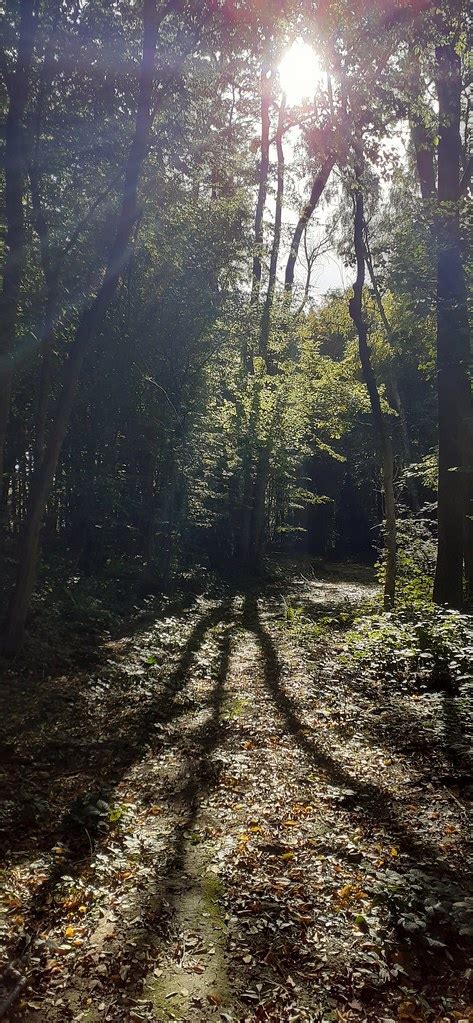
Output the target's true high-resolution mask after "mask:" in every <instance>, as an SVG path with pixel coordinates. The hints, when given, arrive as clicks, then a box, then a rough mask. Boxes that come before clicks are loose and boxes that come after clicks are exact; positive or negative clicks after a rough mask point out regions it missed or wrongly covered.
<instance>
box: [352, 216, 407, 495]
mask: <svg viewBox="0 0 473 1023" xmlns="http://www.w3.org/2000/svg"><path fill="white" fill-rule="evenodd" d="M364 236H365V261H366V265H367V267H368V274H369V278H370V281H371V287H372V288H373V295H374V299H375V302H376V305H377V308H378V312H379V315H380V317H381V322H382V324H383V327H384V331H385V334H386V338H387V340H388V341H389V343H390V344H391V345H392V337H393V330H392V327H391V324H390V322H389V320H388V317H387V316H386V310H385V308H384V303H383V299H382V296H381V292H380V290H379V286H378V281H377V280H376V274H375V270H374V266H373V259H372V256H371V251H370V245H369V239H368V231H367V225H366V222H365V225H364ZM389 390H390V392H391V397H392V403H393V405H394V408H395V410H396V412H397V414H398V422H399V431H400V435H401V447H402V453H403V462H404V466H406V465H409V464H410V463H411V462H412V451H411V439H410V437H409V429H408V426H407V420H406V414H405V412H404V406H403V404H402V400H401V395H400V393H399V387H398V382H397V379H396V374H395V372H394V369H393V370H391V374H390V380H389ZM407 490H408V493H409V497H410V502H411V506H412V511H413V512H414V514H416V515H417V513H418V512H419V511H420V501H419V494H418V491H417V487H416V485H415V482H414V480H412V479H410V480H408V483H407Z"/></svg>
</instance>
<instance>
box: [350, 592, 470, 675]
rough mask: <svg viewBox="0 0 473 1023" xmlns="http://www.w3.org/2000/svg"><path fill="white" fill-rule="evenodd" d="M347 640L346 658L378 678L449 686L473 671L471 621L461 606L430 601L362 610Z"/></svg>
mask: <svg viewBox="0 0 473 1023" xmlns="http://www.w3.org/2000/svg"><path fill="white" fill-rule="evenodd" d="M345 642H346V644H347V646H346V652H345V654H344V660H345V663H347V664H358V665H359V667H360V668H363V670H364V671H367V672H369V674H370V675H371V676H372V677H373V678H375V679H381V678H383V679H393V680H395V681H396V682H397V683H401V684H405V685H407V684H409V683H410V684H413V683H414V684H415V685H416V686H418V687H420V688H429V687H430V686H434V687H436V686H438V687H439V688H441V689H442V688H445V689H449V688H451V687H454V686H455V685H457V684H458V682H460V681H461V680H464V679H465V678H469V677H471V665H472V663H473V662H472V655H473V622H472V619H471V617H470V616H468V615H462V614H460V613H459V612H457V611H449V610H446V609H442V608H436V607H434V606H433V605H431V606H430V607H424V608H423V609H422V610H414V609H412V608H411V609H407V608H406V609H404V610H399V611H393V612H389V613H387V612H384V613H378V614H376V613H375V612H374V613H372V614H370V615H363V616H361V617H359V618H358V619H357V620H356V621H355V622H354V625H353V627H352V628H351V629H350V630H349V631H348V632H347V634H346V636H345Z"/></svg>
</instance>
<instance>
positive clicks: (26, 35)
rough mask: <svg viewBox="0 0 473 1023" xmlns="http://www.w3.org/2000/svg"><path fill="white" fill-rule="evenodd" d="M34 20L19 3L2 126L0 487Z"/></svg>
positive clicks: (22, 251)
mask: <svg viewBox="0 0 473 1023" xmlns="http://www.w3.org/2000/svg"><path fill="white" fill-rule="evenodd" d="M35 33H36V17H35V14H34V0H23V3H22V4H21V18H20V28H19V37H18V52H17V58H16V64H15V68H14V70H13V72H12V74H11V75H9V76H8V79H7V89H8V97H9V103H8V113H7V118H6V124H5V156H4V167H5V215H6V225H7V231H6V255H5V262H4V267H3V286H2V292H1V295H0V483H1V481H2V479H3V471H4V452H5V440H6V433H7V426H8V416H9V411H10V400H11V389H12V381H13V371H14V354H15V333H16V322H17V317H18V307H19V302H20V289H21V281H22V277H23V270H24V266H25V259H26V244H25V217H24V211H23V197H24V188H25V166H24V137H23V135H24V125H23V121H24V115H25V109H26V104H27V101H28V92H29V81H30V74H31V65H32V60H33V50H34V40H35Z"/></svg>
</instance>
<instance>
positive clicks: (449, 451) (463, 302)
mask: <svg viewBox="0 0 473 1023" xmlns="http://www.w3.org/2000/svg"><path fill="white" fill-rule="evenodd" d="M436 87H437V95H438V102H439V144H438V208H437V218H436V227H437V388H438V436H439V483H438V548H437V566H436V572H435V583H434V600H435V601H436V603H437V604H448V605H449V606H451V607H461V606H462V603H463V560H464V541H465V537H466V536H468V535H469V536H470V537H471V532H470V531H469V530H466V529H465V526H464V516H465V510H466V496H467V485H466V484H467V472H468V461H470V462H471V460H472V454H471V444H472V443H473V426H472V403H471V391H470V381H469V374H468V365H469V359H470V334H469V321H468V304H467V291H466V284H465V275H464V268H463V261H462V251H461V237H460V209H459V198H460V170H461V139H460V117H461V89H462V82H461V64H460V58H459V56H458V55H457V53H456V52H455V48H454V46H453V44H447V45H444V46H438V47H437V49H436ZM466 560H467V561H468V555H467V559H466Z"/></svg>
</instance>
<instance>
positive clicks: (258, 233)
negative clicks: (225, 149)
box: [250, 67, 271, 305]
mask: <svg viewBox="0 0 473 1023" xmlns="http://www.w3.org/2000/svg"><path fill="white" fill-rule="evenodd" d="M270 104H271V71H270V69H269V68H268V67H263V70H262V72H261V157H260V164H259V175H258V198H257V201H256V211H255V227H254V243H253V272H252V280H251V299H250V304H251V305H256V303H257V302H258V300H259V293H260V287H261V273H262V253H263V215H264V207H265V205H266V195H267V192H268V173H269V129H270V123H269V107H270Z"/></svg>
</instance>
